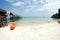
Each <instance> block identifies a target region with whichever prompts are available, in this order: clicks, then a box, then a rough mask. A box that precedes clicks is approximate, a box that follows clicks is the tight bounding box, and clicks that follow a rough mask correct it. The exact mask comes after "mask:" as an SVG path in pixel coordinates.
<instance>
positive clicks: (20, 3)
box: [12, 1, 24, 6]
mask: <svg viewBox="0 0 60 40" xmlns="http://www.w3.org/2000/svg"><path fill="white" fill-rule="evenodd" d="M23 4H24V2H21V1H18V2H15V3H13V4H12V5H13V6H21V5H23Z"/></svg>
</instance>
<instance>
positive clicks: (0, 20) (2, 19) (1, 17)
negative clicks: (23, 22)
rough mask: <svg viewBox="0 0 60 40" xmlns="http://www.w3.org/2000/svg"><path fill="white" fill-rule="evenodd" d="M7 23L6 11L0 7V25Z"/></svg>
mask: <svg viewBox="0 0 60 40" xmlns="http://www.w3.org/2000/svg"><path fill="white" fill-rule="evenodd" d="M6 25H7V12H6V10H4V9H0V27H2V26H6Z"/></svg>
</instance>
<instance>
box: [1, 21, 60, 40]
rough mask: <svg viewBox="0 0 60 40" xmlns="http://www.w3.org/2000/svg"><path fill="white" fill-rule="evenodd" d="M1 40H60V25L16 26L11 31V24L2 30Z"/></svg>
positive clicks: (52, 23)
mask: <svg viewBox="0 0 60 40" xmlns="http://www.w3.org/2000/svg"><path fill="white" fill-rule="evenodd" d="M0 40H60V24H59V23H57V21H55V22H50V23H45V24H28V25H23V24H22V25H16V27H15V29H14V30H10V24H9V25H8V26H6V27H3V28H0Z"/></svg>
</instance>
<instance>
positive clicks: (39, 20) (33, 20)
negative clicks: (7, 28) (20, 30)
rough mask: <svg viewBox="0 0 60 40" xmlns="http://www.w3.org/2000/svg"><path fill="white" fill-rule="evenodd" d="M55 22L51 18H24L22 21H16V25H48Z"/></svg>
mask: <svg viewBox="0 0 60 40" xmlns="http://www.w3.org/2000/svg"><path fill="white" fill-rule="evenodd" d="M53 21H55V20H53V19H52V18H50V17H22V19H19V20H17V21H15V23H16V24H28V23H48V22H53Z"/></svg>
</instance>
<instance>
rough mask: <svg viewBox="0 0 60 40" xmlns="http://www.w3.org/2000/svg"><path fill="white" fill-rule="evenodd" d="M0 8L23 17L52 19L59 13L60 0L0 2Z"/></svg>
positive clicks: (7, 0) (9, 0) (10, 0)
mask: <svg viewBox="0 0 60 40" xmlns="http://www.w3.org/2000/svg"><path fill="white" fill-rule="evenodd" d="M0 8H2V9H5V10H7V12H13V13H16V14H18V15H20V16H22V17H51V16H52V15H53V14H55V13H57V12H58V9H59V8H60V0H0Z"/></svg>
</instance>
